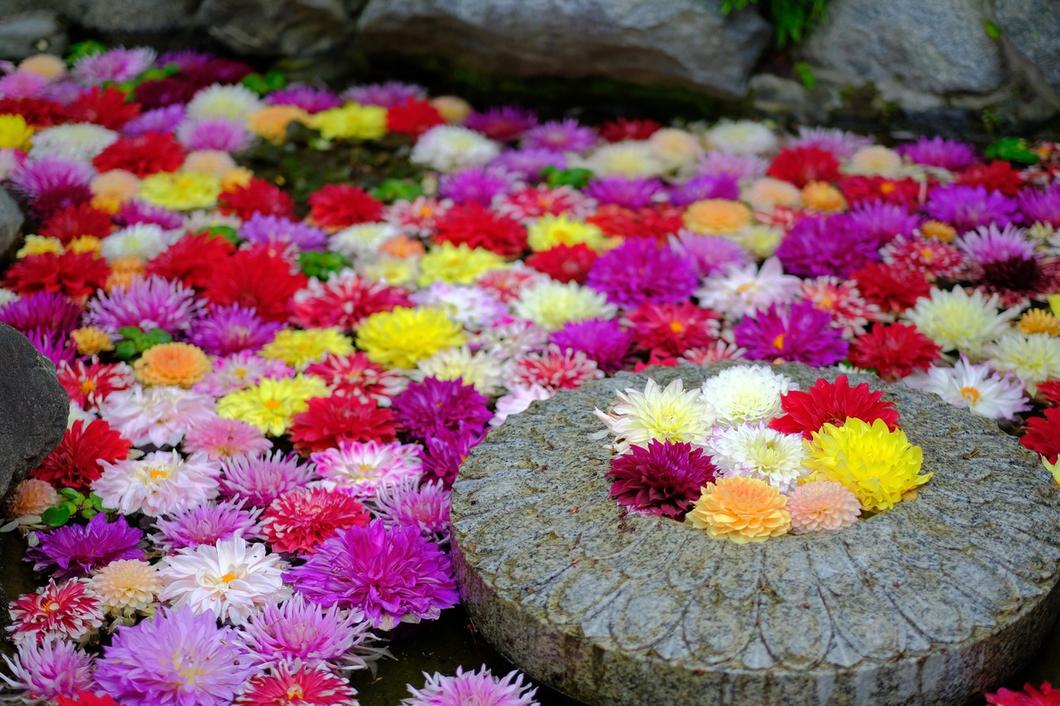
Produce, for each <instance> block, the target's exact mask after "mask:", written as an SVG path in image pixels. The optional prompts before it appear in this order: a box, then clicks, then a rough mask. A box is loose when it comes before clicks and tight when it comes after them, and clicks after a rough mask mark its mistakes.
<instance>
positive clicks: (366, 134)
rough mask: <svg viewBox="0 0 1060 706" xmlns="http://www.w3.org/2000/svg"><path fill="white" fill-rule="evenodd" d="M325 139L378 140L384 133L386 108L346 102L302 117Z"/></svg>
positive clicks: (304, 121) (303, 120)
mask: <svg viewBox="0 0 1060 706" xmlns="http://www.w3.org/2000/svg"><path fill="white" fill-rule="evenodd" d="M302 122H303V123H305V124H306V125H307V126H308V127H311V128H312V129H314V130H319V131H320V136H321V137H323V138H324V139H325V140H336V139H347V140H378V139H379V138H380V137H382V136H383V135H385V134H386V108H380V107H379V106H377V105H360V104H358V103H347V104H346V105H344V106H342V107H340V108H331V109H330V110H322V111H321V112H319V113H317V114H315V115H310V116H307V117H306V118H303V119H302Z"/></svg>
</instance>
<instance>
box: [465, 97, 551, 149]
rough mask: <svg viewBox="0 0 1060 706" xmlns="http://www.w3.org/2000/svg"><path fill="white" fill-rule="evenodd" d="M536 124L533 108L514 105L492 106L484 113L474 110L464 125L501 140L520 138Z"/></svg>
mask: <svg viewBox="0 0 1060 706" xmlns="http://www.w3.org/2000/svg"><path fill="white" fill-rule="evenodd" d="M535 125H537V115H536V114H535V113H534V112H533V111H532V110H525V109H523V108H518V107H516V106H512V105H506V106H503V107H500V108H490V109H489V110H487V111H486V112H484V113H480V112H479V111H477V110H473V111H471V114H470V115H468V116H467V120H465V121H464V127H466V128H468V129H469V130H474V131H475V132H480V133H482V134H483V135H485V136H486V137H488V138H490V139H491V140H497V141H499V142H510V141H512V140H518V139H519V138H520V137H522V136H523V133H525V132H526V131H527V130H529V129H530V128H532V127H534V126H535Z"/></svg>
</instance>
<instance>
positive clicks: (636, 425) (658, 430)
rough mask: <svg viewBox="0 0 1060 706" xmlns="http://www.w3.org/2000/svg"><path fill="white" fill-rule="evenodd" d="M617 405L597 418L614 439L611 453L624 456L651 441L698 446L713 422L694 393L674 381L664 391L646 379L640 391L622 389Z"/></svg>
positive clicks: (698, 396) (700, 397)
mask: <svg viewBox="0 0 1060 706" xmlns="http://www.w3.org/2000/svg"><path fill="white" fill-rule="evenodd" d="M618 400H619V403H618V404H617V405H615V406H614V407H612V408H610V409H609V410H608V412H607V413H606V414H605V413H604V412H601V411H600V410H599V409H597V410H595V414H596V416H597V418H599V419H600V421H602V422H603V423H604V424H605V425H606V426H607V431H606V432H602V434H606V433H610V434H612V435H614V437H615V449H616V450H617V451H618V452H619V453H628V452H629V451H630V447H631V446H645V445H647V443H648V442H649V441H650V440H652V439H656V440H660V441H672V442H685V443H694V444H695V443H701V442H702V441H703V440H704V439H706V438H707V437H708V436H709V435H710V431H711V424H712V422H713V418H712V416H711V413H710V410H709V408H708V407H707V404H706V402H705V401H704V400H703V397H702V395H700V393H699V391H698V390H688V391H686V390H685V389H684V381H682V380H681V378H677V379H676V380H674V381H673V382H671V383H670V384H669V385H667V386H666V388H665V389H663V388H660V387H659V384H658V383H657V382H655V380H653V379H651V378H649V379H648V382H647V384H646V385H645V387H644V391H643V392H642V391H640V390H636V389H633V388H626V390H625V391H624V392H619V393H618Z"/></svg>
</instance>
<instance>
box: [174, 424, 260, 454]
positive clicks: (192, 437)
mask: <svg viewBox="0 0 1060 706" xmlns="http://www.w3.org/2000/svg"><path fill="white" fill-rule="evenodd" d="M182 447H183V449H184V451H185V452H186V453H200V452H201V453H204V454H206V457H207V458H209V459H210V460H211V461H221V460H224V459H226V458H231V457H233V456H250V455H253V454H258V453H264V452H266V451H268V450H269V449H271V448H272V442H271V441H269V440H268V439H266V438H265V435H264V434H262V433H261V430H260V429H258V428H257V427H255V426H253V425H251V424H247V423H246V422H241V421H239V420H238V419H223V418H221V417H217V418H214V419H208V420H205V421H203V422H202V423H200V424H196V425H195V426H193V427H192V428H191V429H189V430H188V433H187V434H185V435H184V441H183V442H182Z"/></svg>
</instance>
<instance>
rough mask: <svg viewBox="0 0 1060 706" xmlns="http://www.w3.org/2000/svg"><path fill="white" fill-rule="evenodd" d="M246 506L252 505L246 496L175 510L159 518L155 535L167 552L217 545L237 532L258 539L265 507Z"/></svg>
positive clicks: (158, 543) (246, 537) (157, 542)
mask: <svg viewBox="0 0 1060 706" xmlns="http://www.w3.org/2000/svg"><path fill="white" fill-rule="evenodd" d="M244 505H249V503H248V502H247V501H246V500H245V499H232V500H227V501H224V502H214V501H210V502H206V503H203V504H201V505H196V506H195V507H191V508H188V509H187V510H181V511H180V512H174V513H172V514H169V515H166V516H165V517H160V518H158V519H157V520H155V528H156V529H157V532H156V533H155V534H154V535H152V537H151V538H152V539H153V540H154V542H155V544H157V545H158V546H159V547H161V548H162V549H163V550H164V551H167V552H174V551H176V550H178V549H185V548H191V549H194V548H195V547H198V546H199V545H202V544H217V542H219V541H221V540H222V539H231V538H232V537H234V536H236V535H239V536H240V537H242V538H243V539H247V540H251V539H258V538H259V537H260V536H261V532H260V531H259V529H258V517H259V516H260V515H261V509H260V508H257V507H249V508H244Z"/></svg>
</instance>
